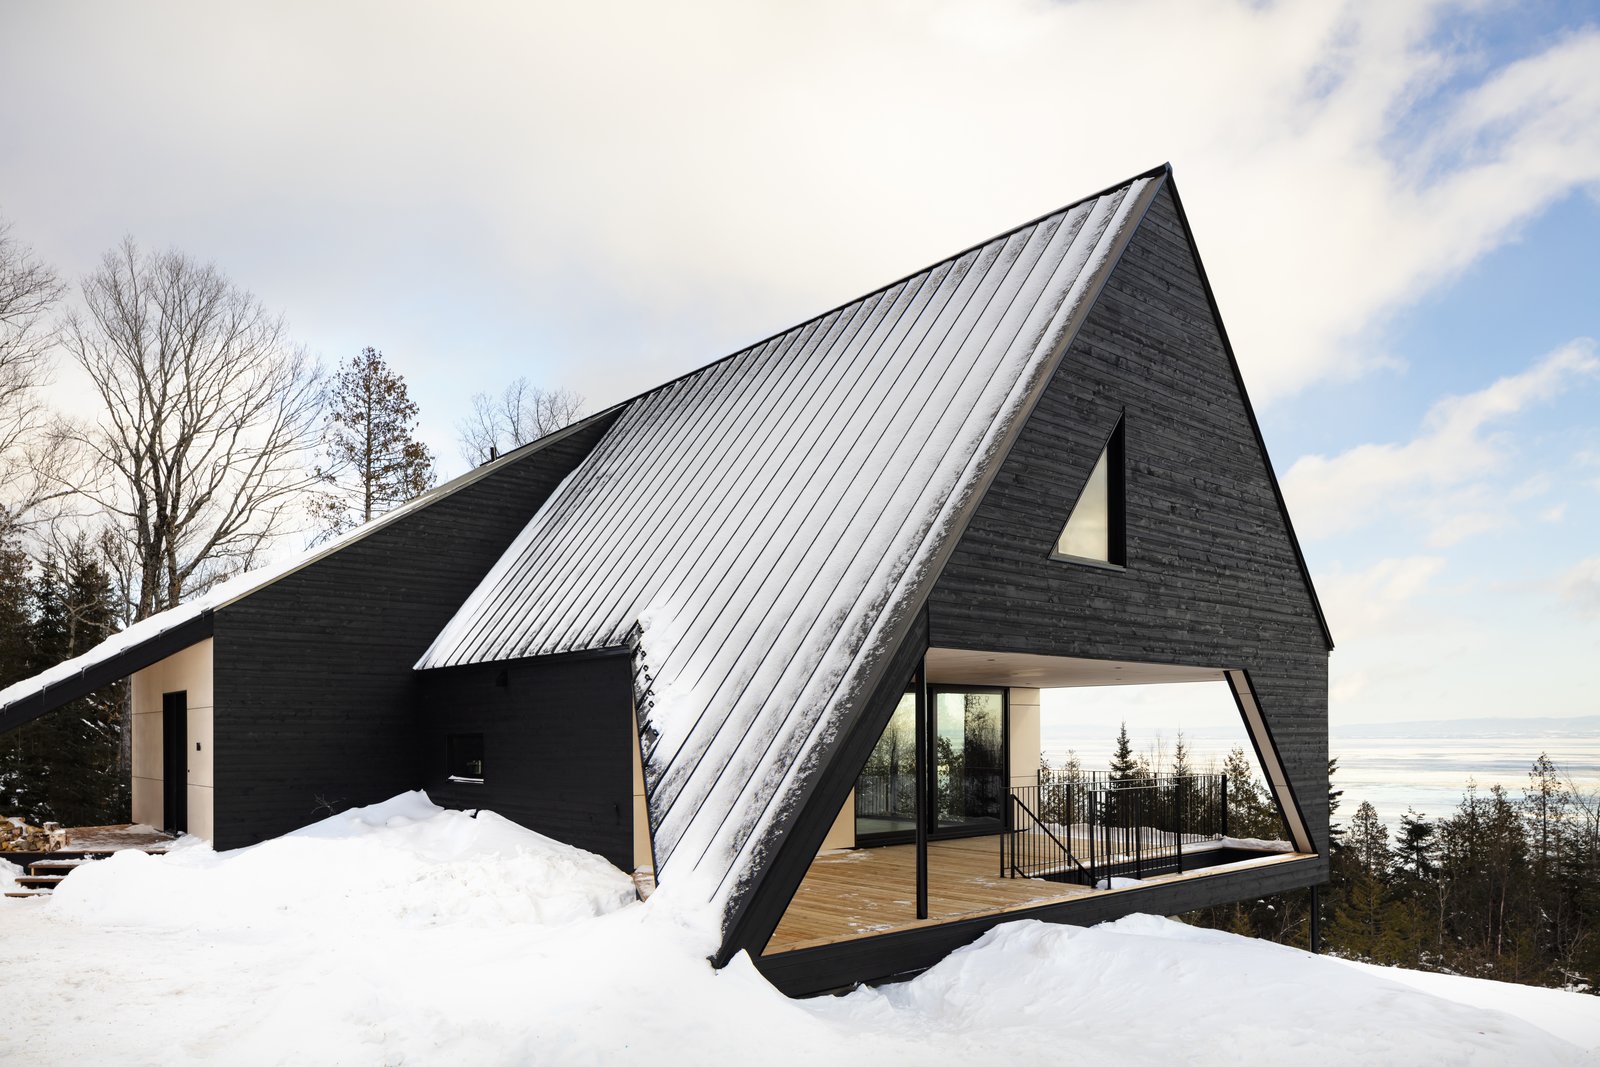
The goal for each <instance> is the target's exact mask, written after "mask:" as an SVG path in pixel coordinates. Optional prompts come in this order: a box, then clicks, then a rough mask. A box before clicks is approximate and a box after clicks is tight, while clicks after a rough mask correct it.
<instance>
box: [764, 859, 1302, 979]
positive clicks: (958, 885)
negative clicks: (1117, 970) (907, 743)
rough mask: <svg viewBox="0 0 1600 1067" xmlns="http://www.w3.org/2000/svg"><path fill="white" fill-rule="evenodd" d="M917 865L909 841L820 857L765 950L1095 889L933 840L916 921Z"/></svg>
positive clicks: (1205, 871)
mask: <svg viewBox="0 0 1600 1067" xmlns="http://www.w3.org/2000/svg"><path fill="white" fill-rule="evenodd" d="M1304 858H1305V857H1304V856H1301V855H1299V854H1296V853H1277V854H1266V855H1262V856H1261V857H1260V858H1258V859H1253V860H1249V861H1245V862H1243V863H1231V864H1228V865H1226V866H1221V867H1211V868H1200V869H1197V870H1193V871H1188V872H1185V873H1183V874H1168V875H1161V876H1157V877H1153V878H1147V879H1146V880H1145V883H1146V884H1151V883H1155V882H1164V881H1169V880H1176V879H1189V878H1203V877H1206V876H1208V875H1211V874H1220V873H1223V872H1224V871H1227V870H1236V869H1238V868H1240V867H1242V866H1256V865H1259V864H1266V863H1278V862H1284V861H1289V860H1296V859H1304ZM916 863H917V854H916V847H915V846H914V845H884V846H880V847H878V848H857V849H841V850H838V851H832V852H824V853H821V854H819V855H818V856H817V858H816V859H815V860H813V861H812V863H811V867H810V869H809V870H808V871H807V872H806V876H805V879H804V880H803V881H802V882H801V883H800V888H799V889H798V890H796V891H795V895H794V899H793V900H792V901H790V903H789V907H788V910H787V911H785V912H784V915H783V919H782V920H781V921H780V922H779V923H778V928H777V929H776V930H774V931H773V934H772V937H771V938H770V939H768V941H767V946H766V948H765V950H763V955H768V956H770V955H773V954H775V953H779V952H789V951H792V950H794V949H801V948H814V947H816V946H818V945H831V944H835V943H837V942H840V941H849V940H853V939H854V938H858V937H867V936H870V935H873V934H884V933H890V932H892V931H896V930H911V929H915V928H917V927H921V926H935V925H938V924H940V923H947V922H951V921H954V920H957V919H967V918H975V917H977V916H981V915H998V914H1004V913H1006V912H1012V911H1022V910H1025V909H1027V908H1033V907H1038V906H1040V905H1044V904H1054V903H1059V902H1061V901H1065V900H1072V899H1074V898H1079V897H1085V896H1089V895H1091V894H1093V893H1094V892H1095V890H1091V889H1089V888H1088V887H1086V886H1080V885H1068V884H1065V883H1061V882H1046V881H1042V880H1040V879H1036V878H1005V877H1002V876H1001V874H1000V842H999V839H998V838H997V837H995V836H989V837H968V838H960V839H957V840H953V841H933V842H929V844H928V918H926V919H920V920H919V919H918V918H917V917H916V914H917V912H916ZM1118 891H1119V890H1117V889H1113V890H1109V892H1118ZM1101 892H1107V891H1106V890H1102V891H1101Z"/></svg>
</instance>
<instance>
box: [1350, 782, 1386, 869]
mask: <svg viewBox="0 0 1600 1067" xmlns="http://www.w3.org/2000/svg"><path fill="white" fill-rule="evenodd" d="M1347 844H1348V847H1349V849H1350V851H1351V853H1352V855H1353V858H1354V859H1355V861H1356V863H1358V864H1360V866H1361V869H1362V870H1363V871H1365V872H1366V874H1367V876H1368V877H1369V878H1374V879H1378V880H1379V881H1382V880H1383V879H1384V878H1386V877H1387V876H1388V874H1389V862H1390V861H1389V828H1388V827H1387V826H1385V825H1383V823H1382V822H1380V821H1379V820H1378V811H1377V809H1376V808H1374V807H1373V806H1372V805H1371V803H1369V802H1368V801H1365V800H1363V801H1362V802H1361V806H1360V807H1358V808H1356V816H1355V818H1354V819H1352V820H1351V821H1350V836H1349V839H1348V842H1347Z"/></svg>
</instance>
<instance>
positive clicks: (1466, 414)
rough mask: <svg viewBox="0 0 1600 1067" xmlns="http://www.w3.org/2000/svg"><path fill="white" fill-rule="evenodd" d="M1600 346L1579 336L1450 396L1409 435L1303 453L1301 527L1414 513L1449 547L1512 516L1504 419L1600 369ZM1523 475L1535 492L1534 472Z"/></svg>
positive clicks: (1296, 509) (1317, 531)
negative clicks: (1502, 483)
mask: <svg viewBox="0 0 1600 1067" xmlns="http://www.w3.org/2000/svg"><path fill="white" fill-rule="evenodd" d="M1594 349H1595V346H1594V344H1593V342H1591V341H1587V340H1579V341H1574V342H1572V343H1570V344H1567V345H1564V346H1563V347H1561V348H1559V349H1557V350H1556V351H1554V352H1552V353H1550V354H1549V355H1547V356H1545V357H1544V358H1542V359H1540V360H1539V361H1538V362H1536V363H1535V364H1533V366H1531V367H1529V368H1528V369H1527V370H1525V371H1522V372H1521V373H1519V374H1513V375H1509V376H1507V377H1504V378H1501V379H1500V380H1498V381H1496V382H1495V383H1493V384H1492V385H1490V386H1488V387H1486V388H1484V389H1481V390H1479V391H1478V392H1475V393H1470V394H1467V395H1465V396H1452V397H1446V398H1445V399H1443V400H1441V401H1439V402H1438V403H1436V404H1435V405H1434V406H1433V407H1432V408H1431V409H1430V410H1429V411H1428V414H1427V415H1426V416H1425V417H1424V419H1423V423H1422V427H1421V429H1420V431H1419V432H1418V434H1417V436H1415V437H1413V438H1412V439H1411V440H1410V441H1407V442H1404V443H1400V444H1394V443H1390V444H1364V445H1358V446H1356V447H1355V448H1351V449H1349V450H1347V451H1345V452H1341V453H1339V454H1338V455H1336V456H1331V457H1329V456H1304V457H1301V458H1300V459H1299V460H1296V461H1295V463H1294V465H1293V466H1292V467H1290V468H1289V471H1288V473H1287V474H1286V475H1285V476H1284V479H1283V486H1284V493H1285V495H1286V497H1287V498H1288V501H1289V505H1290V509H1289V510H1290V512H1291V514H1293V515H1294V517H1295V526H1296V528H1297V529H1298V530H1299V531H1300V532H1301V534H1302V535H1303V536H1304V537H1306V538H1307V539H1314V538H1318V537H1329V536H1332V535H1334V534H1339V533H1345V532H1347V531H1350V530H1355V529H1360V528H1362V527H1365V526H1370V525H1372V524H1374V523H1377V522H1382V521H1385V520H1387V519H1389V518H1391V517H1392V516H1394V515H1397V514H1399V515H1407V516H1412V517H1415V518H1418V519H1420V520H1421V521H1422V522H1424V523H1425V524H1426V525H1427V527H1428V529H1429V533H1428V539H1429V542H1430V544H1433V545H1434V546H1435V547H1443V546H1446V545H1450V544H1454V543H1456V542H1458V541H1460V540H1462V539H1463V538H1465V537H1468V536H1471V535H1472V534H1475V533H1480V532H1483V531H1485V530H1490V529H1494V528H1496V527H1497V526H1500V525H1502V524H1504V523H1505V522H1507V521H1509V516H1508V514H1507V512H1506V510H1505V508H1504V507H1503V506H1502V500H1503V496H1504V495H1505V494H1506V493H1511V492H1515V491H1517V485H1513V486H1512V487H1511V488H1509V489H1506V490H1504V491H1503V492H1501V491H1496V490H1497V486H1496V485H1495V483H1494V476H1495V475H1497V474H1499V473H1500V472H1501V471H1502V470H1503V468H1504V467H1505V466H1506V464H1507V461H1508V459H1509V458H1510V456H1511V454H1512V438H1511V436H1510V434H1509V433H1508V432H1507V431H1505V430H1504V429H1502V427H1503V426H1504V424H1505V423H1507V422H1508V421H1510V420H1511V419H1513V418H1514V417H1515V416H1517V415H1520V414H1522V413H1523V412H1525V411H1526V410H1527V409H1528V408H1530V407H1532V406H1533V405H1535V404H1539V403H1542V402H1546V401H1549V400H1551V399H1553V398H1554V397H1556V396H1558V395H1560V394H1561V393H1562V392H1564V391H1566V390H1568V389H1570V388H1572V386H1573V385H1574V383H1575V382H1577V381H1579V380H1581V379H1583V378H1587V377H1591V376H1593V375H1595V374H1596V373H1597V372H1600V358H1597V357H1596V356H1595V351H1594ZM1518 484H1519V485H1520V486H1522V487H1523V491H1524V492H1527V487H1528V483H1527V482H1526V481H1523V482H1521V483H1518Z"/></svg>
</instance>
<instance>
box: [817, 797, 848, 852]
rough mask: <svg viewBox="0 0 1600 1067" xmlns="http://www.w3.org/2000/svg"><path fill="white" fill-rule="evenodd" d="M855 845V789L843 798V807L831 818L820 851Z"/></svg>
mask: <svg viewBox="0 0 1600 1067" xmlns="http://www.w3.org/2000/svg"><path fill="white" fill-rule="evenodd" d="M855 847H856V791H855V790H854V789H852V790H850V795H849V796H847V797H845V798H844V807H842V808H840V809H839V814H838V816H837V817H836V818H835V819H834V820H833V825H832V826H830V827H829V828H828V836H827V837H825V838H823V839H822V849H821V851H823V852H827V851H828V850H829V849H835V848H855Z"/></svg>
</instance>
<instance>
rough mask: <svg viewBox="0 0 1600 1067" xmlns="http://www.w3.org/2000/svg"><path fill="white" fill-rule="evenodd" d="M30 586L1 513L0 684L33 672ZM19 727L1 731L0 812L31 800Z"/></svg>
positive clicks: (24, 563)
mask: <svg viewBox="0 0 1600 1067" xmlns="http://www.w3.org/2000/svg"><path fill="white" fill-rule="evenodd" d="M32 667H33V636H32V587H31V584H30V582H29V579H28V556H27V553H25V552H23V550H22V545H21V543H20V541H19V538H18V535H17V531H16V529H15V527H13V526H12V525H11V524H10V523H9V522H6V521H4V515H3V514H0V688H3V687H5V686H8V685H10V684H11V683H12V682H17V681H21V680H22V679H23V678H26V677H28V675H29V674H30V673H32ZM18 734H19V731H16V730H12V731H10V732H9V733H4V734H0V816H3V815H8V814H19V813H20V812H21V811H22V809H23V808H24V806H25V805H26V804H28V803H29V802H30V799H31V798H30V797H28V796H27V795H26V791H27V790H28V789H29V788H30V786H31V779H30V778H29V776H28V775H27V774H26V773H25V772H26V770H27V759H26V753H25V752H24V750H23V747H22V739H21V738H20V737H19V736H18Z"/></svg>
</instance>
